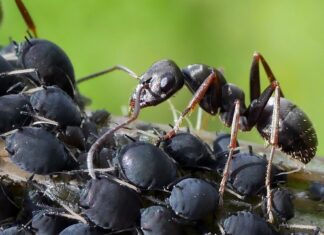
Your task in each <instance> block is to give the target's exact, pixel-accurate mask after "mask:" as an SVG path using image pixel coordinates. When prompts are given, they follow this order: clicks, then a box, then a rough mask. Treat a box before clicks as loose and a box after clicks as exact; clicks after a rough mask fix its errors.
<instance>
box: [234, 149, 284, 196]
mask: <svg viewBox="0 0 324 235" xmlns="http://www.w3.org/2000/svg"><path fill="white" fill-rule="evenodd" d="M266 170H267V160H266V159H265V158H262V157H261V156H258V155H256V154H255V153H253V152H248V153H247V152H238V153H236V154H234V158H233V160H232V164H231V166H230V167H229V177H228V183H229V186H230V187H231V188H232V189H234V190H235V191H236V192H237V193H239V194H240V195H241V196H251V195H258V194H260V193H263V192H264V191H265V189H266V188H265V182H264V179H265V177H266ZM280 172H281V171H280V170H279V169H278V168H277V167H276V166H274V165H272V167H271V185H275V184H278V183H279V182H282V181H285V179H286V178H285V175H280V176H277V175H278V173H280Z"/></svg>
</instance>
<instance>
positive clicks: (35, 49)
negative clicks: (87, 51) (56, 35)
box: [2, 0, 75, 98]
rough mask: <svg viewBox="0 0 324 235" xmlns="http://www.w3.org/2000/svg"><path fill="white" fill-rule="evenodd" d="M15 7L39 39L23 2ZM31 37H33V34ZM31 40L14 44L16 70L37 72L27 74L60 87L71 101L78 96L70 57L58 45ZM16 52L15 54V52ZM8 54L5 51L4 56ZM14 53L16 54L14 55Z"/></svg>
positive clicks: (48, 84)
mask: <svg viewBox="0 0 324 235" xmlns="http://www.w3.org/2000/svg"><path fill="white" fill-rule="evenodd" d="M16 5H17V7H18V9H19V11H20V13H21V15H22V17H23V18H24V20H25V23H26V25H27V27H28V29H29V30H30V31H31V32H33V35H34V37H36V38H37V32H36V26H35V24H34V22H33V20H32V18H31V16H30V14H29V12H28V10H27V8H26V7H25V5H24V4H23V2H22V1H21V0H16ZM30 36H31V35H30ZM36 38H31V39H28V38H27V37H26V41H25V42H22V43H13V46H11V47H10V48H12V47H13V49H11V50H9V53H8V54H10V56H11V57H14V58H15V59H14V60H11V64H13V65H14V68H16V69H35V70H36V71H37V73H32V74H30V75H28V76H29V77H30V78H31V79H32V80H34V81H38V82H39V83H42V84H43V85H47V86H51V85H57V86H58V87H60V88H61V89H62V90H64V91H65V92H66V93H67V94H68V95H70V96H71V97H72V98H73V97H74V95H75V77H74V69H73V66H72V63H71V61H70V59H69V57H68V56H67V55H66V54H65V52H64V51H63V50H62V49H61V48H60V47H59V46H57V45H56V44H55V43H53V42H51V41H48V40H45V39H36ZM13 51H14V53H12V52H13ZM8 54H7V53H6V52H5V51H2V56H4V57H7V56H8ZM12 54H13V55H12Z"/></svg>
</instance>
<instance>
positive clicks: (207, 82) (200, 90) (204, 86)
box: [160, 72, 218, 141]
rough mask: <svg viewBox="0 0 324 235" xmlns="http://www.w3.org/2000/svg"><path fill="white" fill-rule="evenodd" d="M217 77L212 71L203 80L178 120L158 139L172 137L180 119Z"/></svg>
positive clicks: (197, 101) (203, 94) (199, 99)
mask: <svg viewBox="0 0 324 235" xmlns="http://www.w3.org/2000/svg"><path fill="white" fill-rule="evenodd" d="M216 79H218V77H217V75H216V73H215V72H212V73H211V74H210V75H209V76H208V77H207V78H206V79H205V81H204V82H203V83H202V84H201V85H200V87H199V88H198V90H197V91H196V93H195V94H194V96H193V98H192V99H191V100H190V102H189V104H188V106H187V108H186V109H185V110H184V111H183V112H182V113H181V115H180V117H179V118H178V120H177V121H176V122H175V125H174V127H173V129H172V130H171V131H169V132H168V133H166V134H165V135H164V136H163V137H161V139H160V140H162V141H163V140H167V139H170V138H172V137H173V136H174V135H175V134H176V133H177V131H178V130H179V128H180V125H181V123H182V120H183V119H184V118H185V116H186V115H187V114H189V113H190V112H191V111H192V110H193V109H194V108H195V107H196V105H197V104H199V102H200V101H201V100H202V99H203V98H204V96H205V94H206V92H207V90H208V88H209V87H210V86H211V85H212V84H213V82H214V81H215V80H216Z"/></svg>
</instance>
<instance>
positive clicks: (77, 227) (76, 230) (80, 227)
mask: <svg viewBox="0 0 324 235" xmlns="http://www.w3.org/2000/svg"><path fill="white" fill-rule="evenodd" d="M71 234H77V235H103V234H104V233H103V232H99V231H98V230H96V229H95V228H93V227H90V226H89V225H88V224H82V223H77V224H73V225H71V226H69V227H67V228H65V229H64V230H63V231H61V232H60V234H59V235H71Z"/></svg>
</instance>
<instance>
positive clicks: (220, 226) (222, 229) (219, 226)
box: [217, 222, 226, 235]
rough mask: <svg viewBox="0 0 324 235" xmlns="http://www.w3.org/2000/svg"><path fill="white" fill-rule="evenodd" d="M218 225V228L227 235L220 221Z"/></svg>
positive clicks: (223, 234)
mask: <svg viewBox="0 0 324 235" xmlns="http://www.w3.org/2000/svg"><path fill="white" fill-rule="evenodd" d="M217 226H218V229H219V231H220V233H221V234H222V235H226V234H225V230H224V228H223V226H222V225H221V224H220V223H219V222H217Z"/></svg>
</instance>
